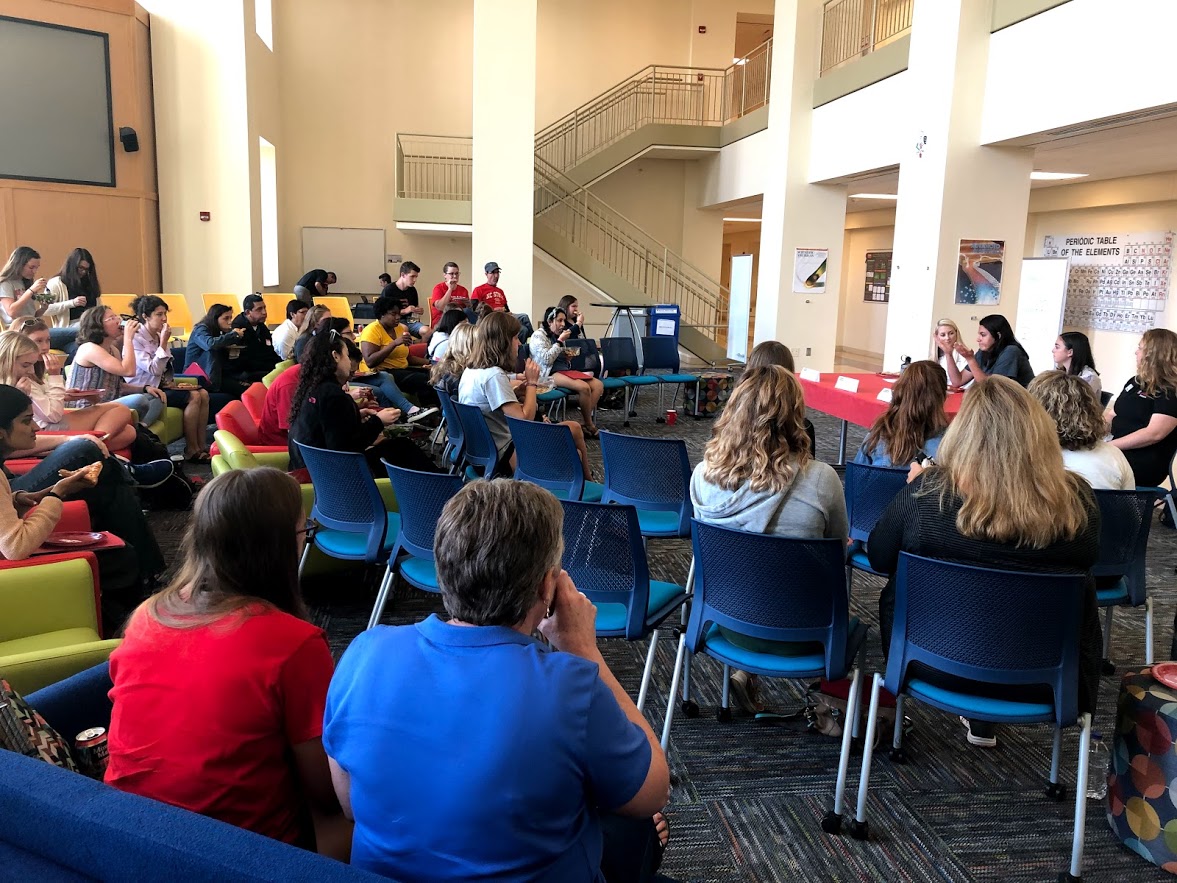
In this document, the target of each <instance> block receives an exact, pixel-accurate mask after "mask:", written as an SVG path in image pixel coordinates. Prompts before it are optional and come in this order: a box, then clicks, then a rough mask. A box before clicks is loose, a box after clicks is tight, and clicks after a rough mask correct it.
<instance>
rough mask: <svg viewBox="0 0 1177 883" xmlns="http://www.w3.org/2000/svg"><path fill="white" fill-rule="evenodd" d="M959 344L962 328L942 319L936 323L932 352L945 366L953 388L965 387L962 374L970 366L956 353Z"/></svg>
mask: <svg viewBox="0 0 1177 883" xmlns="http://www.w3.org/2000/svg"><path fill="white" fill-rule="evenodd" d="M959 342H960V327H959V326H958V325H957V324H956V323H955V322H953V321H952V320H951V319H941V320H940V321H939V322H937V323H936V328H935V329H934V330H933V331H932V352H934V353H935V354H936V361H937V362H939V363H940V364H942V365H943V366H944V372H945V373H946V374H947V375H948V382H949V383H951V384H952V385H953V386H964V383H963V378H962V377H961V372H962V371H964V370H965V369H966V368H968V366H969V363H968V361H967V360H966V359H965V357H964V356H962V355H961V354H960V353H958V352H957V351H956V345H957V344H958V343H959ZM954 372H955V373H954Z"/></svg>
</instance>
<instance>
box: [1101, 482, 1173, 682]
mask: <svg viewBox="0 0 1177 883" xmlns="http://www.w3.org/2000/svg"><path fill="white" fill-rule="evenodd" d="M1164 493H1165V492H1164V491H1163V490H1161V489H1160V488H1151V487H1149V488H1143V487H1138V488H1136V490H1132V491H1096V492H1095V500H1096V502H1097V503H1098V504H1099V514H1100V522H1099V523H1100V528H1099V561H1097V562H1096V564H1095V566H1094V567H1093V568H1091V573H1092V575H1094V576H1115V577H1120V581H1119V582H1118V583H1116V585H1114V586H1110V587H1108V588H1105V589H1098V590H1097V591H1096V593H1095V597H1096V603H1098V604H1099V606H1100V607H1103V608H1104V626H1103V658H1104V660H1107V659H1108V658H1109V657H1110V651H1111V646H1112V617H1113V614H1114V613H1115V610H1116V607H1139V606H1141V605H1142V604H1143V605H1144V661H1145V662H1146V663H1147V664H1148V665H1152V656H1153V654H1152V644H1153V636H1152V598H1151V597H1150V596H1149V594H1148V579H1147V577H1148V574H1147V572H1146V570H1145V565H1144V561H1145V555H1146V554H1147V553H1148V534H1149V530H1150V529H1151V527H1152V510H1153V505H1154V504H1155V503H1156V501H1157V499H1158V498H1159V497H1160V496H1162V495H1163V494H1164Z"/></svg>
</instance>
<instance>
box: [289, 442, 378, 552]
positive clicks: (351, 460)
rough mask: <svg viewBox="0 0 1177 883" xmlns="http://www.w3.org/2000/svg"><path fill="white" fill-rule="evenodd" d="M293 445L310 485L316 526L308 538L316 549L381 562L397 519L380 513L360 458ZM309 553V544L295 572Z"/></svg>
mask: <svg viewBox="0 0 1177 883" xmlns="http://www.w3.org/2000/svg"><path fill="white" fill-rule="evenodd" d="M295 444H296V445H298V450H299V453H301V454H302V459H303V462H304V463H306V467H307V471H308V472H309V473H310V474H311V483H312V484H313V485H314V486H315V505H314V507H313V508H312V509H311V520H312V521H314V522H315V524H317V525H318V527H317V528H316V529H315V531H314V533H313V535H312V542H313V543H314V545H315V547H316V548H317V549H319V550H320V551H321V552H323V554H325V555H328V556H330V557H331V558H339V559H342V560H344V561H363V562H364V563H365V564H380V565H383V564H385V563H386V562H387V561H388V556H389V554H390V553H391V552H392V547H393V544H394V543H395V542H396V536H397V534H398V533H399V532H400V527H401V516H400V514H399V513H397V512H388V511H386V510H385V508H384V500H383V499H382V498H381V496H380V491H379V490H377V488H376V481H375V479H373V478H372V473H371V472H370V471H369V469H368V462H367V460H365V459H364V455H363V454H354V453H351V452H348V451H328V450H325V449H323V448H312V447H311V446H310V445H304V444H302V443H300V442H295ZM397 506H398V508H399V506H400V500H399V499H398V500H397ZM310 550H311V543H310V542H308V543H307V545H306V548H305V549H304V550H303V553H302V561H301V562H299V565H298V569H299V573H301V572H302V568H303V567H304V566H305V565H306V561H307V556H308V555H309V554H310Z"/></svg>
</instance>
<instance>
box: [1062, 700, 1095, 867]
mask: <svg viewBox="0 0 1177 883" xmlns="http://www.w3.org/2000/svg"><path fill="white" fill-rule="evenodd" d="M1079 723H1080V726H1081V727H1082V730H1081V731H1080V733H1079V764H1078V772H1077V773H1076V774H1075V833H1074V837H1073V840H1072V843H1071V871H1070V874H1069V875H1068V876H1067V877H1066V879H1067V880H1082V879H1083V833H1084V831H1083V829H1084V826H1085V825H1086V824H1087V772H1088V770H1087V760H1088V754H1089V752H1090V751H1091V714H1090V713H1086V712H1085V713H1084V714H1081V715H1080V716H1079Z"/></svg>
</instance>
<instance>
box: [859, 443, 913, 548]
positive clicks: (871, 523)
mask: <svg viewBox="0 0 1177 883" xmlns="http://www.w3.org/2000/svg"><path fill="white" fill-rule="evenodd" d="M906 485H907V470H906V469H904V468H902V467H891V466H864V465H862V464H861V463H847V464H846V487H845V493H846V515H847V517H848V518H849V519H850V539H852V540H862V541H863V542H865V541H866V540H867V538H868V537H869V536H870V532H871V531H872V530H874V527H875V523H876V522H877V521H878V520H879V517H880V516H881V515H882V514H883V512H884V511H886V509H887V506H888V505H890V503H891V501H892V500H893V499H895V495H896V494H897V493H899V492H900V491H901V490H903V488H904V487H905V486H906Z"/></svg>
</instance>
